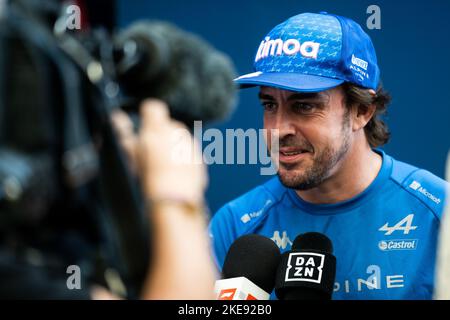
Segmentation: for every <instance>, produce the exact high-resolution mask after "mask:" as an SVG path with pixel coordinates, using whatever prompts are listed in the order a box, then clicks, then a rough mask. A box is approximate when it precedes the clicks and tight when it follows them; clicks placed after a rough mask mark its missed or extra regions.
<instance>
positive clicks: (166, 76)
mask: <svg viewBox="0 0 450 320" xmlns="http://www.w3.org/2000/svg"><path fill="white" fill-rule="evenodd" d="M115 48H116V60H117V71H118V78H119V81H120V84H121V86H122V87H123V88H124V89H125V92H126V93H127V94H128V95H129V96H134V97H140V98H142V99H143V98H146V97H153V98H158V99H161V100H163V101H165V102H166V103H167V104H168V105H169V110H170V115H171V116H172V118H174V119H176V120H179V121H182V122H183V123H184V124H186V125H187V126H188V127H189V128H192V127H193V122H194V121H196V120H202V121H218V120H223V119H225V118H226V117H227V116H228V115H229V114H230V113H231V112H232V111H233V110H234V107H235V105H236V101H237V96H236V91H237V89H236V86H235V84H234V83H233V79H234V77H235V76H236V71H235V67H234V64H233V62H232V61H231V59H230V58H229V57H228V55H226V54H225V53H223V52H221V51H219V50H217V49H215V48H213V47H212V46H211V45H210V44H209V43H207V42H206V41H205V40H203V39H202V38H200V37H199V36H197V35H194V34H192V33H189V32H187V31H184V30H181V29H180V28H178V27H177V26H175V25H173V24H171V23H168V22H162V21H154V20H150V21H145V20H144V21H138V22H135V23H133V24H132V25H131V26H129V27H128V28H127V29H125V30H123V31H122V32H121V33H120V34H119V35H118V36H117V37H116V38H115Z"/></svg>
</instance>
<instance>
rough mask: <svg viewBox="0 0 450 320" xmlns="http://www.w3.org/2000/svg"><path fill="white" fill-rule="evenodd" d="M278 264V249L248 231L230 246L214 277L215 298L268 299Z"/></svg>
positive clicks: (271, 243)
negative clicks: (217, 274) (216, 278)
mask: <svg viewBox="0 0 450 320" xmlns="http://www.w3.org/2000/svg"><path fill="white" fill-rule="evenodd" d="M279 263H280V249H278V247H277V245H276V244H275V243H274V242H273V241H272V240H270V239H269V238H266V237H264V236H261V235H257V234H248V235H244V236H242V237H239V238H238V239H236V240H235V241H234V242H233V244H232V245H231V246H230V249H229V250H228V253H227V255H226V257H225V262H224V264H223V268H222V276H223V279H222V280H217V281H216V285H215V290H214V291H215V293H216V295H217V296H216V298H217V300H269V297H270V293H271V292H272V290H273V288H274V286H275V274H276V271H277V267H278V265H279Z"/></svg>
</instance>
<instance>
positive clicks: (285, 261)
mask: <svg viewBox="0 0 450 320" xmlns="http://www.w3.org/2000/svg"><path fill="white" fill-rule="evenodd" d="M332 253H333V245H332V243H331V240H330V239H328V237H327V236H325V235H323V234H321V233H318V232H308V233H304V234H301V235H298V236H297V238H295V240H294V243H293V244H292V250H290V251H287V252H285V253H283V255H282V256H281V262H280V264H279V266H278V270H277V275H276V284H275V293H276V295H277V297H278V299H280V300H331V295H332V293H333V287H334V279H335V277H336V257H335V256H333V254H332Z"/></svg>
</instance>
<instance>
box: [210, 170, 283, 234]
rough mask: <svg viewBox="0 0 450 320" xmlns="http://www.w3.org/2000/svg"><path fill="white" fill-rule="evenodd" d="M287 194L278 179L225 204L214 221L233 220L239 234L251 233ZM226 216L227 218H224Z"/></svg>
mask: <svg viewBox="0 0 450 320" xmlns="http://www.w3.org/2000/svg"><path fill="white" fill-rule="evenodd" d="M286 193H287V189H286V188H285V187H284V186H283V185H282V184H281V182H280V180H279V179H278V177H274V178H272V179H270V180H269V181H267V182H265V183H264V184H262V185H259V186H257V187H255V188H253V189H251V190H250V191H248V192H246V193H244V194H243V195H241V196H239V197H238V198H236V199H234V200H232V201H230V202H228V203H227V204H225V205H224V206H223V207H222V208H221V209H220V210H219V211H218V212H217V213H216V214H215V215H214V217H213V220H217V219H218V220H223V219H226V220H228V221H230V220H232V223H233V224H234V225H235V227H236V228H238V229H239V230H238V231H239V232H238V233H241V234H243V233H251V232H252V230H253V229H254V228H255V227H257V226H258V225H259V224H260V223H261V221H263V220H264V219H265V218H266V217H267V215H268V214H269V212H270V210H271V209H272V208H273V207H274V206H276V205H277V204H278V203H279V202H280V201H281V200H282V199H283V198H284V197H285V196H286ZM224 215H225V216H224Z"/></svg>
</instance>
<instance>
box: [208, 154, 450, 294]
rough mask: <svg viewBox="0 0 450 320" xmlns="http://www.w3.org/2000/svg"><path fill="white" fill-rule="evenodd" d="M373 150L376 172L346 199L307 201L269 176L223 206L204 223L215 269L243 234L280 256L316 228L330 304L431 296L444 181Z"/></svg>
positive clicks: (220, 264)
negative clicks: (327, 255) (378, 162)
mask: <svg viewBox="0 0 450 320" xmlns="http://www.w3.org/2000/svg"><path fill="white" fill-rule="evenodd" d="M375 151H376V152H378V153H379V154H380V155H381V156H382V158H383V163H382V166H381V169H380V171H379V173H378V175H377V177H376V178H375V180H374V181H373V182H372V183H371V185H370V186H369V187H368V188H367V189H366V190H364V191H363V192H362V193H360V194H359V195H357V196H355V197H354V198H352V199H349V200H346V201H343V202H340V203H336V204H311V203H308V202H305V201H303V200H302V199H301V198H300V197H299V196H298V195H297V194H296V193H295V191H294V190H293V189H289V188H286V187H284V186H283V185H282V184H281V182H280V181H279V179H278V177H274V178H272V179H271V180H269V181H268V182H266V183H265V184H263V185H260V186H258V187H256V188H254V189H253V190H251V191H249V192H247V193H246V194H244V195H242V196H240V197H239V198H237V199H235V200H233V201H231V202H229V203H227V204H226V205H225V206H223V207H222V208H221V209H220V210H219V211H218V212H217V213H216V214H215V215H214V217H213V219H212V221H211V223H210V234H211V236H212V241H213V246H214V252H215V256H216V262H217V264H218V266H219V268H221V266H222V265H223V262H224V259H225V256H226V253H227V251H228V248H229V247H230V245H231V244H232V243H233V241H234V240H235V239H236V238H238V237H240V236H242V235H244V234H249V233H257V234H260V235H263V236H266V237H269V238H271V239H272V240H273V241H275V243H276V244H277V245H278V246H279V247H280V249H281V252H285V251H287V250H290V249H291V245H292V241H293V240H294V239H295V238H296V236H297V235H299V234H301V233H305V232H309V231H316V232H321V233H323V234H325V235H326V236H328V237H329V238H330V239H331V241H332V243H333V246H334V255H335V256H336V259H337V267H336V280H335V285H334V293H333V299H431V298H432V294H433V279H434V266H435V254H436V243H437V237H438V230H439V224H440V221H441V216H442V213H443V208H444V202H445V201H444V197H445V189H446V188H448V183H446V182H445V181H444V180H442V179H440V178H439V177H437V176H435V175H433V174H431V173H430V172H428V171H426V170H422V169H418V168H416V167H413V166H411V165H408V164H406V163H403V162H400V161H397V160H395V159H393V158H392V157H390V156H388V155H386V154H385V153H384V152H383V151H381V150H375ZM271 298H276V297H275V295H274V293H272V295H271Z"/></svg>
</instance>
